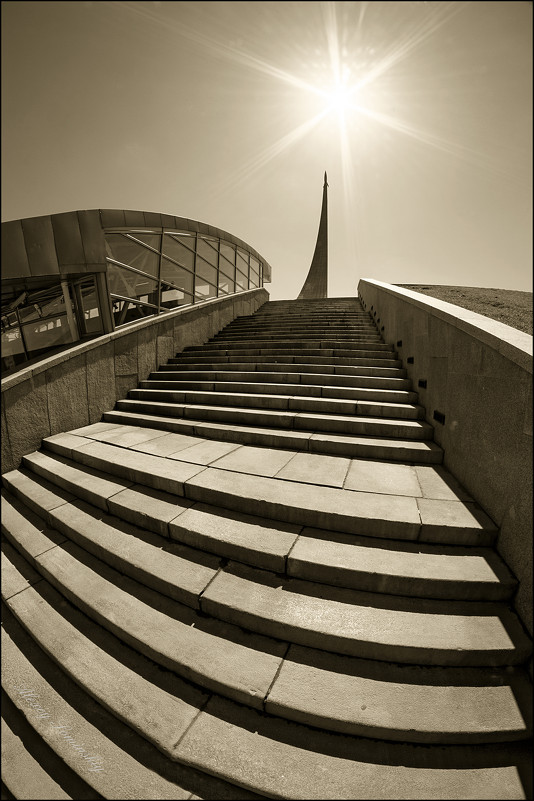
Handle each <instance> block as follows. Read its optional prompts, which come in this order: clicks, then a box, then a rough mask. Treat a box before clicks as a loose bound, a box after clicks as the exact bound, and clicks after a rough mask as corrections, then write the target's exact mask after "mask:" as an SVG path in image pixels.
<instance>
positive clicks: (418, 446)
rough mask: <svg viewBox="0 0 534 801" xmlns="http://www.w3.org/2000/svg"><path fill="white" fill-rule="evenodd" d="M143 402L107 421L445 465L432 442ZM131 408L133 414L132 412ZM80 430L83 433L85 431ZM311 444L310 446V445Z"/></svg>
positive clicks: (121, 408) (120, 405) (124, 405)
mask: <svg viewBox="0 0 534 801" xmlns="http://www.w3.org/2000/svg"><path fill="white" fill-rule="evenodd" d="M142 403H143V401H137V402H135V403H134V402H133V401H132V402H130V401H117V404H116V408H115V409H114V410H113V411H109V412H104V415H103V418H104V420H105V421H106V422H107V423H108V424H109V423H115V424H116V425H117V424H120V423H133V424H134V425H140V426H141V425H146V426H153V427H158V428H161V429H163V430H164V431H167V432H169V433H171V432H180V431H183V432H184V433H185V432H187V433H188V434H191V435H195V436H199V437H206V438H211V439H218V440H223V441H229V442H243V443H248V444H251V445H265V446H268V447H278V448H285V447H288V448H295V447H298V448H300V449H302V448H303V447H304V448H305V447H308V449H309V450H310V451H313V452H314V453H325V454H338V455H340V456H349V457H350V456H354V457H362V458H369V459H373V458H376V459H394V460H396V461H408V462H414V463H420V464H441V462H442V459H443V451H442V449H441V448H440V447H439V445H436V443H435V442H431V441H429V440H427V441H424V440H398V439H387V438H385V437H384V438H382V437H381V438H380V439H378V438H375V437H368V436H358V435H355V434H353V435H350V434H349V435H339V434H315V433H313V432H312V431H296V430H291V431H286V430H284V429H276V428H267V427H262V426H253V427H252V426H246V425H239V424H237V423H232V424H228V423H216V422H215V421H210V422H209V423H208V422H206V421H204V420H194V419H191V418H188V419H187V420H184V419H180V418H173V417H166V416H165V411H166V410H165V411H164V412H162V413H159V414H158V413H152V414H150V413H148V410H149V409H150V406H147V405H145V407H144V408H146V409H147V412H146V413H145V412H140V411H136V410H135V409H136V407H137V405H138V404H142ZM130 409H131V411H130ZM83 430H84V429H83V428H82V429H78V432H79V433H82V432H83ZM306 443H308V446H306Z"/></svg>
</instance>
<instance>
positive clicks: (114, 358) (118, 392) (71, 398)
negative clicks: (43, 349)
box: [2, 289, 269, 473]
mask: <svg viewBox="0 0 534 801" xmlns="http://www.w3.org/2000/svg"><path fill="white" fill-rule="evenodd" d="M268 299H269V295H268V293H267V291H266V290H265V289H251V290H249V291H247V292H242V293H239V294H236V295H229V296H227V297H224V298H216V299H213V300H209V301H206V302H205V303H202V304H198V305H196V306H190V307H187V308H182V309H177V310H175V311H171V312H167V313H165V314H160V315H158V316H154V317H150V318H148V319H147V320H141V321H139V322H137V323H133V324H132V325H128V326H126V327H124V328H119V329H118V330H116V331H114V332H113V333H111V334H105V335H104V336H101V337H98V338H96V339H93V340H91V341H90V342H87V343H84V344H82V345H76V346H74V347H72V348H70V349H69V350H67V351H63V352H62V353H59V354H56V355H55V356H51V357H49V358H46V359H43V360H42V361H40V362H38V363H37V364H32V365H30V366H28V367H25V368H22V369H21V370H19V371H18V372H17V373H15V374H14V375H11V376H9V377H8V378H5V379H3V381H2V473H5V472H8V471H9V470H14V469H16V468H18V467H19V465H20V460H21V458H22V456H24V454H27V453H31V452H32V451H34V450H36V449H37V448H39V446H40V445H41V440H42V439H43V438H44V437H48V436H50V435H52V434H58V433H60V432H62V431H69V430H70V429H72V428H78V427H80V426H84V425H88V424H89V423H95V422H98V421H99V420H100V418H101V416H102V414H103V412H105V411H109V410H110V409H112V408H113V406H114V405H115V402H116V401H117V400H119V399H120V398H124V397H125V396H126V394H127V393H128V391H129V390H130V389H134V388H135V387H136V386H137V384H138V382H139V381H142V380H144V379H146V378H147V377H148V375H149V373H150V372H153V371H155V370H157V368H158V367H159V366H160V365H162V364H165V363H166V362H167V361H168V359H170V358H172V357H173V356H175V355H176V354H177V353H179V352H181V351H182V350H183V349H184V348H186V347H188V346H189V345H201V344H203V343H204V342H206V341H207V340H208V339H209V338H210V337H212V336H214V334H216V333H217V332H218V331H220V330H221V329H222V328H224V326H225V325H228V323H230V322H231V321H232V320H233V319H235V318H236V317H240V316H245V315H249V314H253V313H254V312H255V311H256V310H257V309H258V308H259V307H260V306H262V305H263V304H264V303H265V302H266V301H267V300H268Z"/></svg>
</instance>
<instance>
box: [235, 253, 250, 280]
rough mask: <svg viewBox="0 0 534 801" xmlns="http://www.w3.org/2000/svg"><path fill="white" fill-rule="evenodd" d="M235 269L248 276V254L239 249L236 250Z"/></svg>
mask: <svg viewBox="0 0 534 801" xmlns="http://www.w3.org/2000/svg"><path fill="white" fill-rule="evenodd" d="M237 269H238V270H241V272H242V273H244V274H245V275H248V254H247V253H245V251H244V250H239V248H238V249H237Z"/></svg>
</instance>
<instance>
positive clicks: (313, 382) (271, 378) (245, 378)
mask: <svg viewBox="0 0 534 801" xmlns="http://www.w3.org/2000/svg"><path fill="white" fill-rule="evenodd" d="M148 380H149V381H151V382H158V383H161V382H168V383H169V384H172V383H182V382H184V381H187V382H191V381H210V382H224V383H230V382H236V383H238V384H245V383H253V384H256V385H258V384H259V383H260V382H261V383H264V382H266V383H269V384H270V383H272V384H281V383H284V384H291V385H292V386H299V385H303V386H304V385H305V386H307V387H318V388H319V389H322V388H326V389H327V390H328V391H330V390H331V389H335V388H340V389H341V388H346V389H350V390H358V389H363V390H365V391H364V394H363V395H362V397H370V391H371V390H373V389H376V390H380V392H384V393H387V396H386V395H383V396H382V397H383V398H384V400H385V399H386V397H387V398H390V397H391V395H390V393H395V394H396V395H397V397H398V399H399V402H401V403H402V402H404V401H407V402H409V403H412V402H416V401H417V399H418V395H417V393H416V392H411V391H410V388H411V382H410V381H409V380H408V379H404V378H396V377H394V376H383V377H382V376H377V377H370V376H353V377H352V376H351V377H345V376H343V377H341V376H335V375H332V374H330V373H327V374H324V375H322V374H315V373H299V372H296V371H288V372H286V371H282V370H279V371H275V372H263V371H261V370H257V371H253V372H252V371H251V372H245V371H243V372H238V371H235V372H234V371H230V370H228V371H224V372H223V371H222V370H221V369H220V368H219V370H216V369H215V370H213V371H209V372H208V371H200V370H199V371H193V370H191V371H187V370H184V371H183V372H180V371H178V370H176V371H168V370H167V369H166V368H165V369H164V370H159V371H158V372H157V373H150V376H149V378H148ZM154 388H155V389H156V388H157V387H154ZM162 388H163V387H162ZM169 388H170V387H169ZM184 389H185V387H184ZM378 397H380V393H379V394H378Z"/></svg>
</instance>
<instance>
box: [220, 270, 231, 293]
mask: <svg viewBox="0 0 534 801" xmlns="http://www.w3.org/2000/svg"><path fill="white" fill-rule="evenodd" d="M233 291H234V282H233V281H230V279H229V278H226V276H224V275H223V274H222V273H220V274H219V295H220V294H224V295H228V294H230V293H232V292H233Z"/></svg>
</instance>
